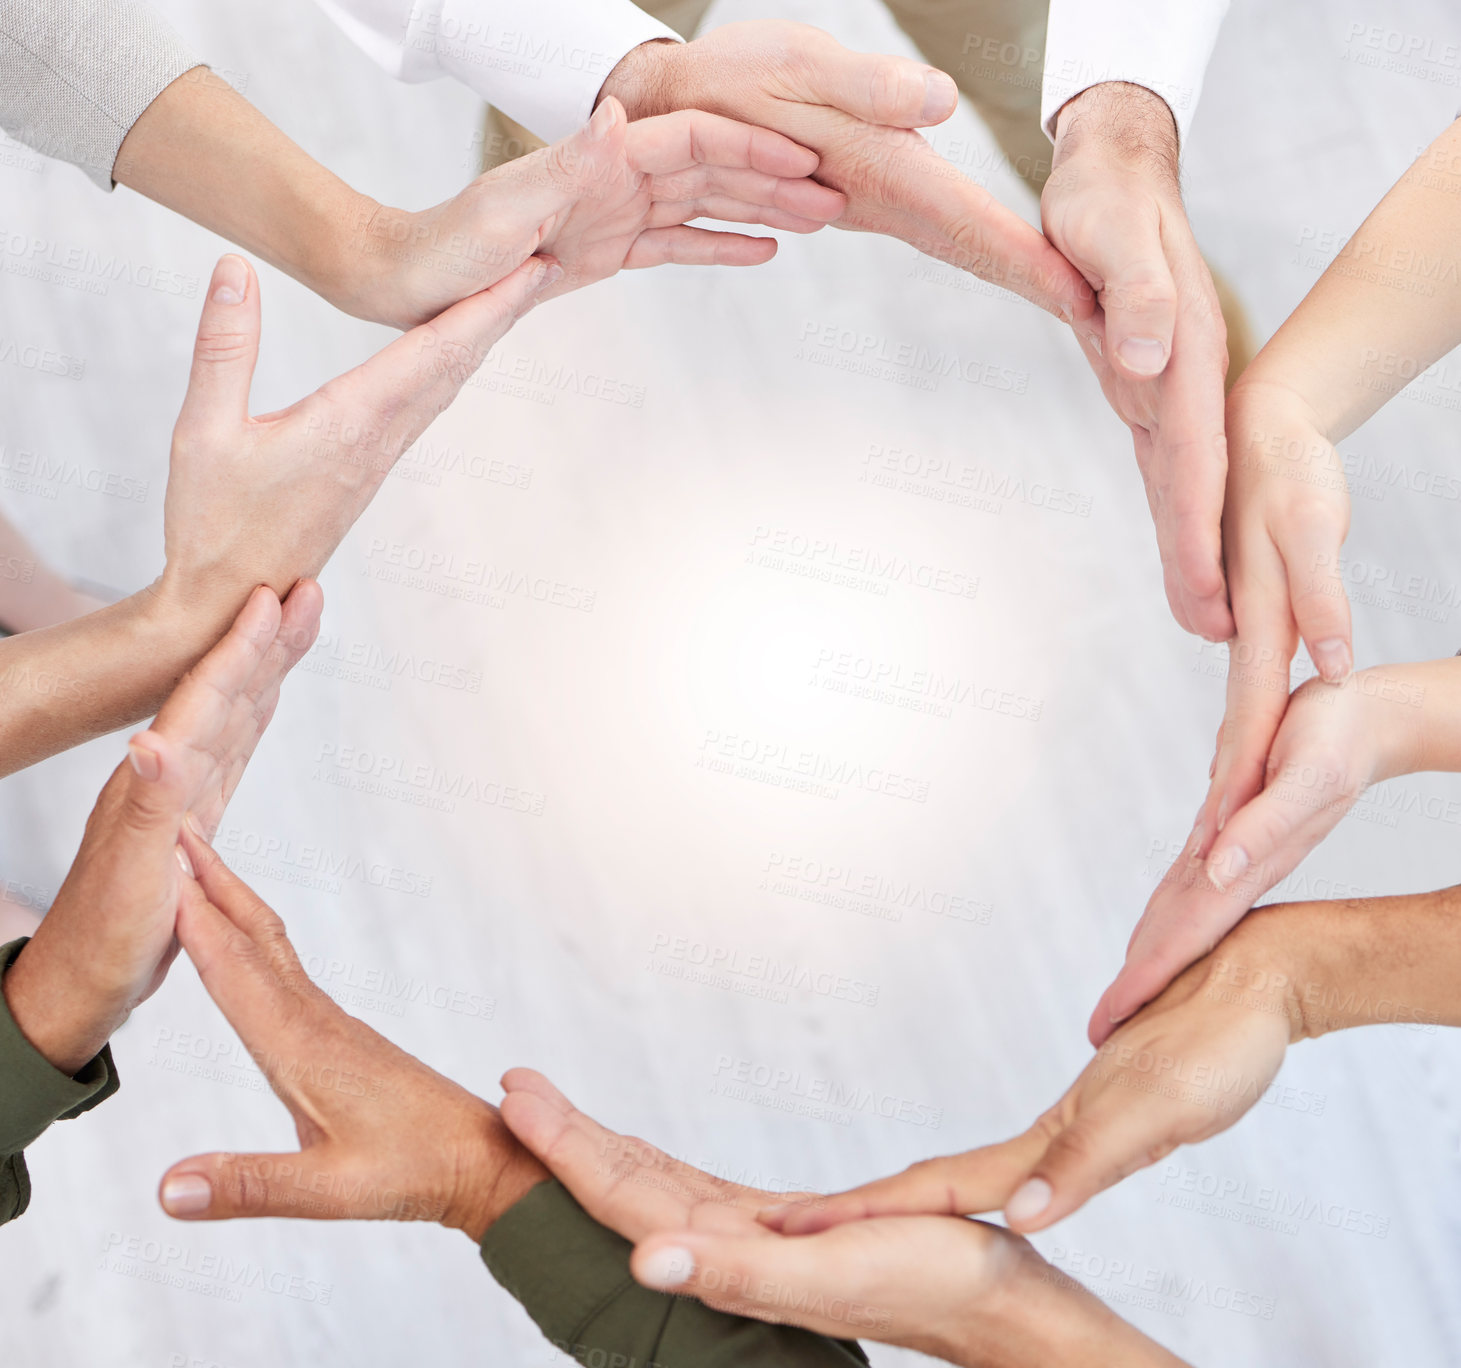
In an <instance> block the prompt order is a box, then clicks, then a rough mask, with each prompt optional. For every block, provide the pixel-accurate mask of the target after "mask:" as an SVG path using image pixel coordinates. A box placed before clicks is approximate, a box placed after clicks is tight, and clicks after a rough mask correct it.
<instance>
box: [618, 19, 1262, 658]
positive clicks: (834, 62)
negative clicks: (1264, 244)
mask: <svg viewBox="0 0 1461 1368" xmlns="http://www.w3.org/2000/svg"><path fill="white" fill-rule="evenodd" d="M603 94H604V95H605V96H614V97H616V98H617V99H619V100H621V101H622V102H623V103H624V105H625V107H626V109H627V110H628V111H629V117H630V118H631V119H636V118H641V117H644V116H646V115H654V114H660V113H663V112H665V111H666V110H670V109H681V108H686V107H689V106H695V107H699V108H704V109H710V110H714V111H715V112H717V113H720V114H725V115H728V116H730V117H732V118H742V119H745V120H746V121H748V122H751V123H756V124H760V125H762V126H764V127H767V128H775V129H778V130H780V131H781V132H783V133H785V134H787V135H788V136H789V137H792V138H794V139H795V140H796V141H797V142H799V143H801V144H802V145H804V146H806V147H810V148H812V149H813V150H814V151H816V152H817V153H818V154H819V155H820V157H821V166H820V168H819V170H818V172H817V177H818V179H819V180H821V181H823V182H824V183H826V184H828V185H831V186H835V187H836V188H837V189H839V190H841V191H843V192H844V193H845V194H846V196H847V202H848V207H847V211H846V213H844V215H843V216H842V218H841V219H840V220H839V221H838V226H839V227H842V228H853V229H860V230H862V231H866V232H877V233H886V234H890V235H891V236H893V237H897V238H901V239H902V240H903V241H905V242H907V243H909V244H911V245H912V246H914V247H916V248H918V249H919V250H920V251H922V252H926V253H927V254H929V255H930V256H934V257H937V258H939V259H940V260H942V261H947V262H950V263H952V264H953V265H956V266H959V267H961V268H962V269H964V270H967V271H970V272H972V273H973V274H974V275H977V276H979V277H980V278H981V279H984V280H989V281H992V282H993V283H995V284H997V285H1002V286H1004V287H1005V288H1006V289H1009V290H1013V291H1014V292H1015V293H1016V294H1020V295H1023V296H1024V297H1025V298H1026V299H1029V300H1030V301H1031V302H1033V303H1035V304H1038V305H1039V306H1040V307H1041V308H1044V309H1046V310H1048V311H1049V312H1051V313H1053V314H1055V315H1056V316H1057V317H1060V318H1063V319H1065V320H1066V321H1067V322H1069V323H1071V324H1072V325H1073V326H1074V328H1075V332H1076V336H1077V338H1078V339H1079V341H1080V343H1081V347H1082V349H1083V350H1084V352H1085V354H1086V357H1087V359H1088V360H1089V361H1090V363H1091V365H1092V367H1093V368H1094V369H1095V371H1096V374H1097V377H1098V378H1099V379H1100V381H1101V385H1102V388H1103V390H1104V391H1105V393H1106V396H1107V398H1108V400H1109V401H1110V402H1111V405H1112V407H1113V408H1114V409H1115V410H1116V412H1117V414H1118V415H1119V416H1120V417H1121V419H1122V421H1123V422H1125V423H1126V424H1127V425H1128V426H1129V427H1130V428H1131V431H1132V436H1133V439H1134V442H1135V447H1136V456H1137V462H1138V464H1139V465H1140V467H1141V471H1142V476H1143V478H1144V480H1145V482H1146V486H1147V494H1148V499H1149V501H1150V503H1151V507H1152V513H1153V517H1154V519H1155V521H1156V526H1157V544H1158V549H1159V551H1160V553H1161V557H1162V565H1163V569H1164V574H1165V577H1166V583H1167V595H1168V599H1169V601H1170V603H1171V606H1172V611H1173V613H1174V614H1175V615H1176V617H1177V620H1178V622H1179V623H1181V625H1182V626H1183V627H1185V628H1187V630H1189V631H1194V632H1200V633H1202V634H1203V635H1205V636H1207V637H1209V638H1210V639H1212V640H1215V641H1221V640H1226V639H1227V638H1228V637H1229V636H1231V635H1232V630H1233V628H1232V618H1231V615H1230V614H1229V611H1228V606H1227V590H1226V585H1225V583H1224V580H1223V571H1222V557H1221V547H1220V535H1221V532H1220V522H1221V513H1222V498H1223V477H1224V473H1225V465H1226V447H1225V443H1224V440H1223V379H1224V375H1225V372H1226V367H1227V346H1226V332H1225V329H1224V326H1223V321H1222V312H1221V310H1220V309H1219V307H1218V302H1217V295H1216V292H1215V291H1214V289H1213V284H1212V277H1211V275H1210V273H1209V272H1208V269H1207V266H1206V265H1205V264H1204V262H1203V260H1202V256H1201V254H1200V253H1199V251H1198V250H1197V244H1196V242H1195V241H1194V240H1193V237H1192V231H1191V229H1190V228H1189V227H1188V224H1187V217H1186V212H1185V210H1184V209H1183V207H1182V197H1181V191H1180V187H1179V185H1178V179H1177V130H1176V124H1175V123H1174V121H1173V119H1172V115H1171V112H1170V110H1169V109H1168V107H1167V105H1166V104H1165V102H1164V101H1162V100H1161V98H1160V97H1159V96H1157V95H1154V94H1153V93H1152V92H1150V91H1148V90H1145V89H1143V88H1141V87H1139V86H1133V85H1127V84H1125V83H1119V82H1107V83H1105V84H1102V85H1098V86H1094V87H1092V88H1091V89H1090V90H1087V91H1085V92H1083V93H1082V94H1081V95H1079V96H1077V97H1076V98H1075V99H1073V100H1071V101H1070V102H1069V103H1068V104H1067V105H1066V106H1065V107H1064V108H1063V109H1062V110H1061V111H1060V114H1059V117H1058V121H1057V125H1056V145H1055V153H1054V157H1053V160H1052V165H1053V168H1054V170H1053V173H1052V175H1051V177H1050V180H1049V182H1048V184H1047V186H1046V188H1045V191H1044V195H1043V197H1042V200H1041V219H1042V222H1043V224H1044V227H1045V236H1044V237H1043V238H1042V237H1041V235H1040V234H1039V233H1036V232H1035V231H1034V230H1033V229H1032V228H1030V227H1029V226H1028V225H1027V224H1025V222H1024V221H1023V220H1022V219H1021V218H1020V217H1019V215H1017V214H1015V213H1014V212H1013V211H1012V210H1010V209H1008V208H1006V207H1005V206H1004V205H1002V204H1000V203H999V202H998V201H997V200H996V199H994V198H993V196H991V195H990V194H989V192H988V191H987V190H984V189H982V188H981V187H979V186H977V185H975V184H974V183H973V182H972V181H969V180H968V179H967V178H966V177H964V176H962V175H960V174H959V173H958V172H957V171H955V170H954V168H952V167H950V166H948V165H947V164H946V163H944V162H943V161H942V159H940V158H939V157H938V156H936V154H934V152H933V151H932V149H931V148H930V147H929V146H928V144H927V143H926V142H925V141H924V140H923V139H922V138H921V137H919V136H918V134H917V133H915V132H913V130H914V129H917V128H923V127H928V126H930V125H933V124H937V123H942V122H943V121H944V120H945V119H947V118H948V117H949V116H950V114H952V113H953V110H954V108H955V107H956V105H957V102H958V93H957V88H956V87H955V86H954V83H953V81H952V80H951V79H949V78H948V77H947V76H945V75H944V74H943V73H942V72H938V71H935V70H933V69H932V68H930V67H926V66H923V65H921V64H919V63H916V62H910V61H907V60H905V59H902V58H895V57H877V56H869V55H866V54H862V53H854V52H849V51H848V50H847V49H846V48H844V47H842V46H841V45H840V44H839V43H837V42H836V41H835V40H834V39H832V38H831V37H830V36H829V35H828V34H825V33H823V32H821V31H820V30H818V29H814V28H810V27H808V26H807V25H803V24H793V23H786V22H781V21H755V22H750V23H740V24H726V25H723V26H721V27H719V28H717V29H715V30H714V31H713V32H711V33H709V34H707V35H706V36H705V37H703V38H697V39H696V40H695V41H693V42H691V43H686V44H675V43H646V44H644V45H642V46H640V47H638V48H636V49H634V51H632V52H630V53H629V54H628V55H627V56H626V57H625V58H624V59H623V60H622V61H621V62H620V63H619V65H618V66H616V67H615V68H614V70H613V71H612V72H611V73H610V75H609V78H608V80H607V81H606V82H605V83H604V87H603Z"/></svg>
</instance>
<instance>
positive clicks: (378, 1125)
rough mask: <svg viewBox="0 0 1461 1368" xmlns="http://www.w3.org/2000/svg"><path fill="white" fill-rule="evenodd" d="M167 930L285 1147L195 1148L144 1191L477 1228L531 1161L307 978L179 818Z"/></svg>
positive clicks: (471, 1100)
mask: <svg viewBox="0 0 1461 1368" xmlns="http://www.w3.org/2000/svg"><path fill="white" fill-rule="evenodd" d="M184 848H185V850H186V852H187V855H188V857H189V859H190V861H191V863H192V867H193V869H194V870H196V872H197V873H196V882H194V881H193V880H192V879H188V880H186V881H185V882H184V887H183V894H182V905H181V907H180V909H179V912H178V939H179V940H180V941H181V942H182V944H183V947H184V948H185V949H186V950H187V952H188V955H189V956H190V957H191V959H192V961H193V963H194V965H195V966H196V967H197V970H198V974H199V976H200V977H201V978H202V980H203V985H204V987H206V988H207V989H208V992H209V994H210V995H211V996H212V998H213V1000H214V1001H215V1002H216V1003H217V1004H218V1006H219V1008H220V1009H221V1010H222V1012H223V1015H224V1016H225V1017H227V1018H228V1021H229V1024H230V1025H231V1026H232V1027H233V1028H234V1030H236V1031H237V1032H238V1034H239V1038H240V1039H241V1040H242V1041H243V1043H244V1046H245V1048H246V1049H247V1050H248V1052H249V1054H250V1056H251V1057H252V1058H253V1060H254V1061H255V1063H257V1064H258V1066H259V1068H260V1069H262V1070H263V1072H264V1076H265V1077H266V1078H267V1079H268V1080H269V1085H270V1087H272V1088H273V1089H274V1092H275V1094H276V1095H277V1096H278V1098H279V1100H280V1101H281V1102H283V1103H284V1105H285V1106H286V1107H287V1108H288V1109H289V1113H290V1115H291V1116H292V1117H293V1119H294V1125H295V1130H296V1133H297V1134H298V1136H299V1145H300V1149H299V1152H298V1153H292V1154H289V1153H286V1154H233V1153H224V1154H202V1155H197V1156H195V1157H194V1158H191V1159H184V1160H183V1161H182V1162H181V1163H178V1164H174V1165H173V1166H172V1168H171V1169H169V1170H168V1172H167V1174H166V1176H165V1177H164V1178H163V1180H162V1186H161V1189H160V1194H159V1196H160V1200H161V1202H162V1205H163V1208H164V1209H165V1210H166V1211H167V1212H168V1213H169V1214H170V1215H172V1216H176V1217H179V1218H181V1219H184V1220H209V1221H217V1220H227V1219H230V1218H232V1217H236V1216H294V1217H304V1218H310V1219H315V1220H390V1221H437V1222H439V1223H440V1224H442V1225H444V1226H449V1227H453V1228H455V1229H459V1230H464V1231H466V1232H467V1233H468V1234H469V1235H470V1236H471V1237H472V1239H473V1240H478V1241H480V1240H481V1238H482V1235H483V1233H484V1232H485V1231H486V1229H487V1228H488V1226H490V1225H491V1224H492V1222H493V1221H494V1220H496V1218H497V1217H498V1216H499V1215H501V1213H502V1212H504V1211H506V1210H507V1208H508V1207H510V1206H512V1205H513V1204H514V1203H515V1202H516V1201H517V1200H518V1199H519V1198H520V1197H522V1196H523V1195H524V1194H525V1193H526V1192H527V1191H528V1189H529V1188H531V1187H532V1186H533V1185H534V1184H535V1183H537V1182H540V1181H541V1180H542V1179H543V1177H544V1176H545V1174H544V1173H543V1170H542V1169H541V1168H540V1167H539V1165H538V1164H537V1163H536V1162H535V1161H534V1160H533V1159H532V1158H531V1157H530V1156H529V1155H527V1154H526V1153H525V1152H524V1151H523V1150H522V1148H521V1147H520V1146H518V1145H516V1144H515V1143H514V1142H513V1140H512V1137H511V1136H510V1135H508V1133H507V1130H506V1128H505V1127H504V1126H503V1124H502V1121H501V1118H500V1117H499V1116H498V1114H497V1112H496V1110H495V1109H494V1108H492V1107H490V1106H488V1105H487V1103H485V1102H484V1101H482V1100H481V1098H478V1097H474V1096H473V1095H472V1094H471V1093H469V1092H467V1091H466V1089H464V1088H460V1087H458V1086H457V1085H456V1084H455V1083H453V1082H452V1081H451V1080H450V1079H447V1078H443V1077H442V1076H441V1075H440V1074H438V1073H436V1072H435V1071H434V1070H433V1069H430V1068H428V1067H427V1066H426V1065H425V1064H423V1063H422V1062H421V1061H420V1060H419V1059H415V1058H413V1057H412V1056H411V1055H408V1054H407V1053H406V1052H405V1051H404V1050H400V1049H398V1048H397V1047H396V1046H394V1045H392V1044H391V1042H390V1041H389V1040H386V1039H385V1038H384V1037H383V1036H381V1035H378V1034H377V1033H376V1032H375V1031H372V1030H371V1029H370V1027H369V1026H366V1025H365V1024H364V1023H363V1022H360V1021H357V1020H356V1019H355V1018H354V1017H352V1016H350V1015H348V1014H347V1013H346V1012H344V1011H342V1010H341V1008H340V1007H339V1005H338V1004H337V1003H336V1002H335V1001H334V1000H333V999H332V998H330V997H329V995H328V994H326V993H325V992H324V990H323V989H321V988H319V987H317V986H316V985H315V984H314V983H312V982H311V981H310V978H309V976H308V975H307V974H306V973H305V972H304V969H303V968H302V967H301V966H300V963H299V957H298V956H297V955H296V954H295V952H294V948H293V946H291V945H290V943H289V939H288V937H287V936H286V935H285V931H284V924H283V922H281V921H280V920H279V918H278V917H277V916H276V915H275V914H274V913H273V912H272V911H271V910H270V909H269V908H268V907H267V906H266V905H265V904H264V902H263V901H262V900H261V899H260V898H259V897H258V895H257V894H255V893H254V892H253V890H252V889H250V888H249V887H248V886H247V885H246V884H244V883H243V882H242V880H240V879H239V878H238V877H237V876H236V875H234V874H233V873H231V872H230V871H229V869H228V868H227V866H226V865H224V863H223V861H222V860H221V859H220V858H219V857H218V855H217V854H216V853H215V852H214V851H213V850H212V849H211V848H210V847H208V846H207V845H206V844H204V842H203V841H201V840H200V839H198V837H197V836H196V835H194V834H193V833H192V832H186V833H185V834H184Z"/></svg>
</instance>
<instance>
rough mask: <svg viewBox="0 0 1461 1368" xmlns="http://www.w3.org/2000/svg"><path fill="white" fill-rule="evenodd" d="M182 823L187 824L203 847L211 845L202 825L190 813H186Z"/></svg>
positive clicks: (190, 871)
mask: <svg viewBox="0 0 1461 1368" xmlns="http://www.w3.org/2000/svg"><path fill="white" fill-rule="evenodd" d="M183 821H184V822H186V823H187V827H188V830H189V831H191V832H192V833H193V835H194V836H196V837H197V838H198V839H199V840H200V841H202V842H203V844H204V845H212V844H213V843H212V842H211V841H210V840H209V839H208V833H207V832H206V831H204V830H203V825H202V823H201V822H199V821H198V819H197V818H196V817H195V816H194V815H193V814H192V813H191V812H190V813H188V815H187V816H186V817H184V818H183ZM192 872H193V871H192V870H189V871H188V873H190V874H191V873H192Z"/></svg>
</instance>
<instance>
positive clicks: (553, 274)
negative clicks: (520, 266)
mask: <svg viewBox="0 0 1461 1368" xmlns="http://www.w3.org/2000/svg"><path fill="white" fill-rule="evenodd" d="M562 279H563V267H561V266H560V265H559V264H558V263H557V262H556V261H555V262H554V263H553V264H552V265H551V266H549V267H548V269H547V270H546V271H544V272H543V282H542V284H541V285H539V287H538V288H539V289H540V290H546V289H547V288H548V287H549V286H550V285H556V284H557V283H558V282H559V281H560V280H562Z"/></svg>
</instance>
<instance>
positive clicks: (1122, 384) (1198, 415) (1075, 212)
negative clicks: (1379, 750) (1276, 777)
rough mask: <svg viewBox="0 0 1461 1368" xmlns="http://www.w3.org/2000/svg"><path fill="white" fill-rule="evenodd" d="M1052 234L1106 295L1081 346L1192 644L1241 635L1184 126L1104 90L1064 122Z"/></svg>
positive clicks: (1155, 101) (1049, 207) (1218, 378)
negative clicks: (1225, 534)
mask: <svg viewBox="0 0 1461 1368" xmlns="http://www.w3.org/2000/svg"><path fill="white" fill-rule="evenodd" d="M1051 165H1052V170H1051V174H1050V179H1049V181H1048V182H1047V183H1046V186H1045V192H1044V195H1043V196H1042V198H1041V201H1040V216H1041V220H1042V221H1043V223H1044V225H1045V234H1046V236H1047V237H1048V238H1049V239H1050V241H1051V242H1052V243H1053V244H1054V245H1055V247H1057V248H1058V249H1059V250H1060V251H1061V252H1062V253H1063V254H1064V255H1065V256H1066V257H1067V258H1068V259H1069V260H1070V262H1071V263H1073V264H1074V265H1075V266H1076V267H1077V268H1078V269H1079V270H1080V272H1081V274H1082V275H1083V276H1084V277H1085V279H1086V281H1087V282H1089V284H1090V286H1091V288H1092V289H1093V290H1095V291H1096V293H1097V297H1098V298H1099V300H1100V309H1099V311H1098V312H1097V313H1096V314H1095V316H1094V317H1093V318H1092V319H1091V320H1090V322H1089V323H1084V324H1083V323H1081V322H1080V321H1079V320H1077V324H1076V329H1075V331H1076V336H1077V338H1078V339H1079V340H1080V344H1081V347H1082V349H1083V350H1084V351H1085V353H1086V358H1087V360H1089V361H1090V363H1091V367H1092V369H1093V370H1094V371H1095V372H1096V375H1097V377H1098V378H1099V379H1100V382H1101V388H1102V389H1103V390H1104V391H1105V394H1106V398H1107V399H1108V400H1109V401H1110V404H1111V407H1112V408H1114V409H1115V410H1116V413H1117V414H1118V416H1119V417H1120V418H1121V419H1122V421H1123V422H1125V423H1126V425H1127V426H1128V427H1129V428H1130V429H1131V435H1132V439H1133V441H1134V443H1135V446H1136V460H1137V464H1138V465H1139V466H1140V467H1141V473H1142V479H1143V480H1144V481H1145V483H1146V492H1147V501H1148V502H1149V503H1150V505H1151V510H1152V517H1153V519H1154V520H1155V522H1156V530H1157V550H1158V552H1159V554H1160V556H1161V561H1162V573H1163V576H1164V578H1165V581H1166V587H1167V601H1168V603H1169V604H1170V605H1171V608H1172V612H1173V614H1174V615H1175V617H1176V619H1177V621H1178V622H1179V623H1180V624H1181V625H1182V626H1183V627H1184V628H1186V630H1188V631H1189V632H1196V633H1198V634H1200V635H1202V636H1204V637H1207V638H1208V639H1209V640H1211V641H1226V640H1227V639H1228V638H1229V637H1230V636H1232V634H1233V619H1232V614H1231V613H1230V612H1229V609H1228V601H1227V590H1226V586H1225V584H1224V581H1223V562H1222V545H1221V539H1220V538H1221V521H1222V508H1223V482H1224V478H1225V475H1226V472H1227V448H1226V444H1225V441H1224V436H1223V378H1224V376H1225V375H1226V373H1227V357H1228V353H1227V331H1226V328H1225V326H1224V324H1223V315H1222V310H1221V308H1220V307H1219V305H1218V299H1217V293H1216V291H1215V290H1214V288H1213V283H1212V275H1211V273H1210V272H1209V271H1208V269H1207V265H1206V263H1205V262H1204V261H1203V259H1202V254H1201V253H1200V252H1199V251H1198V249H1197V243H1196V241H1195V240H1194V238H1193V236H1192V229H1191V228H1190V227H1189V226H1188V223H1187V214H1186V211H1185V210H1184V209H1183V207H1182V192H1181V187H1180V185H1179V184H1178V171H1177V126H1176V124H1175V122H1174V121H1173V119H1172V113H1171V110H1170V109H1169V108H1168V107H1167V105H1166V103H1165V101H1163V100H1162V99H1161V97H1160V96H1158V95H1155V94H1153V93H1152V92H1151V91H1149V90H1146V89H1144V88H1143V87H1141V86H1135V85H1128V84H1125V83H1122V82H1108V83H1105V84H1102V85H1097V86H1092V87H1091V88H1090V89H1089V90H1087V91H1085V92H1083V93H1082V94H1080V95H1078V96H1076V97H1075V99H1073V100H1071V101H1070V102H1069V103H1068V104H1066V105H1065V107H1064V108H1063V109H1062V110H1061V111H1060V114H1059V117H1058V120H1057V123H1056V139H1055V152H1054V155H1053V157H1052V160H1051Z"/></svg>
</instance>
